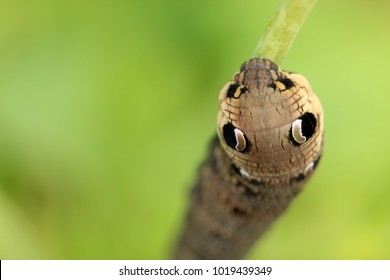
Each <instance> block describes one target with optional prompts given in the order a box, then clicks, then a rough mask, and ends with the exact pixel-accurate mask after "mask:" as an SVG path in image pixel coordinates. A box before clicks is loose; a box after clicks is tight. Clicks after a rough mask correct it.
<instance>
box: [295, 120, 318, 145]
mask: <svg viewBox="0 0 390 280" xmlns="http://www.w3.org/2000/svg"><path fill="white" fill-rule="evenodd" d="M316 126H317V120H316V118H315V117H314V115H313V114H312V113H309V112H308V113H305V114H304V115H302V117H300V118H299V119H296V120H295V121H293V122H292V124H291V136H292V138H293V140H294V141H295V142H296V143H297V144H299V145H300V144H303V143H305V142H306V141H307V140H308V139H309V138H310V137H312V136H313V134H314V132H315V129H316Z"/></svg>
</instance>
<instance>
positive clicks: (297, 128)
mask: <svg viewBox="0 0 390 280" xmlns="http://www.w3.org/2000/svg"><path fill="white" fill-rule="evenodd" d="M291 134H292V137H293V139H294V140H295V141H296V142H297V143H298V144H302V143H305V142H306V137H305V136H303V134H302V120H301V119H297V120H295V121H293V123H292V125H291Z"/></svg>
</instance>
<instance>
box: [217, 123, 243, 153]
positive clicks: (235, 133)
mask: <svg viewBox="0 0 390 280" xmlns="http://www.w3.org/2000/svg"><path fill="white" fill-rule="evenodd" d="M222 134H223V138H224V139H225V142H226V144H227V145H228V146H229V147H230V148H232V149H235V150H236V151H238V152H245V151H247V150H248V148H249V142H248V140H247V139H246V136H245V135H244V133H243V132H242V131H241V130H240V129H238V128H236V127H234V125H232V124H231V123H227V124H225V125H224V126H223V128H222Z"/></svg>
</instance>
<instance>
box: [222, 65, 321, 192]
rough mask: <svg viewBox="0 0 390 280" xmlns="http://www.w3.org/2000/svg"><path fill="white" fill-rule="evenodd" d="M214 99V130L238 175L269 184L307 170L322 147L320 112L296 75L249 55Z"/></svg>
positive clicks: (299, 178) (297, 178)
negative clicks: (217, 104)
mask: <svg viewBox="0 0 390 280" xmlns="http://www.w3.org/2000/svg"><path fill="white" fill-rule="evenodd" d="M219 102H220V111H219V113H218V129H217V130H218V136H219V139H220V142H221V145H222V147H223V149H224V150H225V152H226V154H227V156H228V157H229V158H230V160H231V163H232V167H233V168H234V169H235V170H236V171H237V172H238V173H239V175H240V176H241V177H244V178H247V179H249V180H251V181H253V182H258V183H267V184H271V185H272V184H290V183H293V182H298V181H302V180H304V179H306V178H308V177H309V176H310V174H311V173H312V171H313V170H314V168H315V167H316V165H317V163H318V160H319V158H320V155H321V152H322V142H323V141H322V134H323V112H322V107H321V104H320V102H319V100H318V98H317V97H316V96H315V95H314V94H313V92H312V89H311V87H310V84H309V83H308V81H307V80H306V79H305V78H304V77H303V76H302V75H299V74H295V73H289V72H286V71H283V70H281V69H280V68H279V67H278V66H277V65H276V64H275V63H273V62H271V61H270V60H268V59H262V58H253V59H250V60H249V61H247V62H244V63H243V64H242V66H241V69H240V71H239V72H237V73H236V74H235V75H234V76H233V80H232V81H231V82H229V83H227V84H226V85H225V86H224V87H223V88H222V90H221V92H220V95H219Z"/></svg>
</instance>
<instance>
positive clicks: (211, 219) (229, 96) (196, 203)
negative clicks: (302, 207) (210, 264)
mask: <svg viewBox="0 0 390 280" xmlns="http://www.w3.org/2000/svg"><path fill="white" fill-rule="evenodd" d="M219 103H220V111H219V113H218V121H217V135H218V136H217V137H215V139H214V140H213V141H212V144H211V146H210V151H209V156H208V158H207V160H206V162H205V163H204V164H203V165H202V166H201V168H200V174H199V179H198V182H197V183H196V184H195V187H194V188H193V190H192V196H191V203H190V209H189V213H188V217H187V223H186V226H185V229H184V232H183V236H182V238H181V241H180V243H179V246H178V248H177V251H176V255H175V257H176V258H177V259H239V258H242V257H243V256H244V255H245V254H246V253H247V252H248V250H249V249H250V248H251V246H252V245H253V244H254V243H255V242H256V241H257V239H258V238H259V237H260V236H261V234H262V233H263V232H264V231H265V230H266V229H267V228H268V227H269V225H270V224H271V223H272V222H273V221H274V220H275V219H276V218H277V217H279V216H280V215H281V214H282V213H283V211H284V210H285V209H286V208H287V207H288V205H289V204H290V202H291V201H292V200H293V199H294V197H295V196H296V195H297V194H298V193H299V192H300V190H301V189H302V187H303V186H304V184H305V183H306V182H307V180H308V179H309V178H310V177H311V175H312V174H313V172H314V170H315V168H316V167H317V165H318V162H319V160H320V157H321V154H322V149H323V125H324V124H323V110H322V107H321V104H320V101H319V100H318V98H317V97H316V96H315V95H314V93H313V91H312V88H311V86H310V84H309V83H308V81H307V80H306V79H305V78H304V77H303V76H302V75H299V74H296V73H291V72H287V71H283V70H281V69H280V68H279V66H277V65H276V64H275V63H273V62H272V61H270V60H268V59H264V58H253V59H250V60H248V61H246V62H244V63H243V64H242V66H241V68H240V71H239V72H237V73H236V74H234V76H233V79H232V81H231V82H229V83H227V84H226V85H225V86H224V87H223V88H222V90H221V92H220V95H219Z"/></svg>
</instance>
